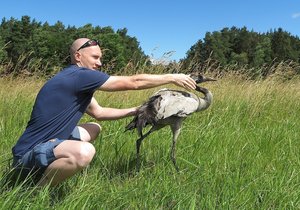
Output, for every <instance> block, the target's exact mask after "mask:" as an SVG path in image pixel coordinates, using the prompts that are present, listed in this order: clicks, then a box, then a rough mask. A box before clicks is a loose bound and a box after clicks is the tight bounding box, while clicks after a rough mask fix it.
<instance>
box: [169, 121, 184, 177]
mask: <svg viewBox="0 0 300 210" xmlns="http://www.w3.org/2000/svg"><path fill="white" fill-rule="evenodd" d="M181 124H182V121H181V120H180V121H177V122H176V123H175V124H172V125H170V127H171V130H172V133H173V139H172V145H171V160H172V162H173V164H174V167H175V169H176V171H177V172H179V168H178V166H177V164H176V153H175V150H176V141H177V138H178V136H179V134H180V129H181Z"/></svg>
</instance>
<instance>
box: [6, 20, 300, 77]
mask: <svg viewBox="0 0 300 210" xmlns="http://www.w3.org/2000/svg"><path fill="white" fill-rule="evenodd" d="M127 32H128V29H127V28H123V29H118V30H116V31H115V30H114V29H113V28H112V27H111V26H105V27H100V26H93V25H91V24H86V25H84V26H82V27H75V26H65V25H64V24H63V23H62V22H60V21H57V22H56V23H55V24H54V25H49V23H47V22H45V23H41V22H38V21H37V20H35V19H31V18H30V17H29V16H23V17H22V18H21V19H20V20H18V19H15V18H10V19H5V18H3V19H2V21H1V25H0V74H1V75H19V74H27V75H32V74H39V75H52V74H54V73H55V72H57V71H58V70H59V69H61V68H62V67H64V66H66V65H68V64H69V62H70V60H69V55H68V53H69V52H68V47H67V46H69V45H70V44H71V43H72V42H73V41H74V39H76V38H78V37H88V38H93V39H97V40H99V41H100V43H101V48H102V51H103V55H104V56H103V59H102V63H103V71H106V72H107V73H110V74H118V73H119V72H121V71H122V72H124V71H123V70H124V69H127V71H125V73H126V72H128V69H129V72H130V73H132V72H135V71H136V70H137V69H139V68H141V67H144V68H145V67H149V66H153V65H160V66H163V68H164V71H169V72H170V71H171V72H174V71H176V72H183V73H186V72H191V71H195V70H197V71H200V72H206V71H207V69H209V70H210V71H218V72H221V73H222V72H225V71H227V70H228V69H230V70H231V71H238V72H241V73H247V74H249V75H251V76H255V77H257V76H259V77H266V76H268V75H269V74H271V73H273V72H272V71H273V69H274V66H275V67H277V66H278V65H283V64H284V65H285V66H287V67H288V68H285V69H287V71H291V70H292V72H293V74H300V67H299V63H300V39H299V37H298V36H294V35H292V34H290V33H289V32H287V31H284V29H282V28H278V29H272V30H270V31H268V32H266V33H258V32H255V31H252V30H251V31H250V30H248V29H247V28H246V27H243V28H237V27H235V26H233V27H231V28H223V29H222V30H220V31H214V32H206V34H205V37H204V38H203V39H200V38H199V40H198V41H197V42H196V43H195V44H194V45H193V46H191V47H190V49H189V50H188V51H187V52H186V56H185V57H184V58H182V59H180V60H179V61H172V60H171V61H168V62H167V64H166V63H164V64H162V63H152V62H151V58H150V56H149V55H146V54H145V53H144V52H143V49H142V48H141V46H140V43H139V41H138V38H137V37H131V36H129V35H128V34H127Z"/></svg>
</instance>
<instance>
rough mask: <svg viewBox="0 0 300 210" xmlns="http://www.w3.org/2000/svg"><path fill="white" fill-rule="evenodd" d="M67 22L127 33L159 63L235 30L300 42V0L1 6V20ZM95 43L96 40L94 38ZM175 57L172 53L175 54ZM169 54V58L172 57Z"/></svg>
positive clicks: (98, 0)
mask: <svg viewBox="0 0 300 210" xmlns="http://www.w3.org/2000/svg"><path fill="white" fill-rule="evenodd" d="M24 15H28V16H30V17H31V20H33V19H35V20H36V21H37V22H41V23H44V22H46V21H47V22H48V23H49V24H50V25H53V24H55V23H56V22H57V21H61V22H62V23H63V24H64V25H65V26H66V27H67V26H75V27H81V26H84V25H85V24H92V25H93V26H100V27H105V26H111V27H112V28H113V29H114V30H118V29H122V28H127V29H128V35H129V36H131V37H136V38H137V40H138V42H139V43H140V47H141V48H142V50H143V51H144V53H145V54H146V55H149V56H150V57H151V58H152V59H154V60H160V59H168V60H177V61H178V60H179V59H182V58H184V57H186V53H187V51H188V50H189V49H190V48H191V46H192V45H194V44H195V43H196V42H197V41H198V40H203V39H204V37H205V34H206V33H207V32H214V31H220V30H222V29H223V28H225V27H228V28H231V27H232V26H235V27H238V28H242V27H244V26H245V27H247V29H248V30H253V31H255V32H259V33H264V32H268V31H270V30H274V29H278V28H279V27H281V28H282V29H283V30H285V31H287V32H290V33H291V34H292V35H294V36H298V37H300V0H249V1H242V0H227V1H225V0H223V1H222V0H210V1H208V0H206V1H204V0H168V1H167V0H151V1H143V0H106V1H103V0H87V1H84V0H72V1H70V0H47V1H46V0H26V1H25V0H16V1H7V0H6V1H3V2H1V4H0V18H1V19H2V18H6V19H10V18H11V17H13V18H16V19H19V20H20V19H21V17H22V16H24ZM89 38H92V37H89ZM169 52H170V53H169ZM167 53H169V54H168V55H167V56H166V54H167Z"/></svg>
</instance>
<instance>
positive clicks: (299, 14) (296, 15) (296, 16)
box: [292, 12, 300, 18]
mask: <svg viewBox="0 0 300 210" xmlns="http://www.w3.org/2000/svg"><path fill="white" fill-rule="evenodd" d="M298 17H300V12H298V13H294V14H293V15H292V18H298Z"/></svg>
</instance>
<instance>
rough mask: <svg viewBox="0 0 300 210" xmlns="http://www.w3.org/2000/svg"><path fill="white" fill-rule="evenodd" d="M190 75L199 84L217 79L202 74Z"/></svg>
mask: <svg viewBox="0 0 300 210" xmlns="http://www.w3.org/2000/svg"><path fill="white" fill-rule="evenodd" d="M190 76H191V77H192V78H193V79H194V80H195V82H196V83H197V84H199V83H202V82H209V81H217V80H216V79H213V78H211V77H206V76H204V75H201V74H191V75H190Z"/></svg>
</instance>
